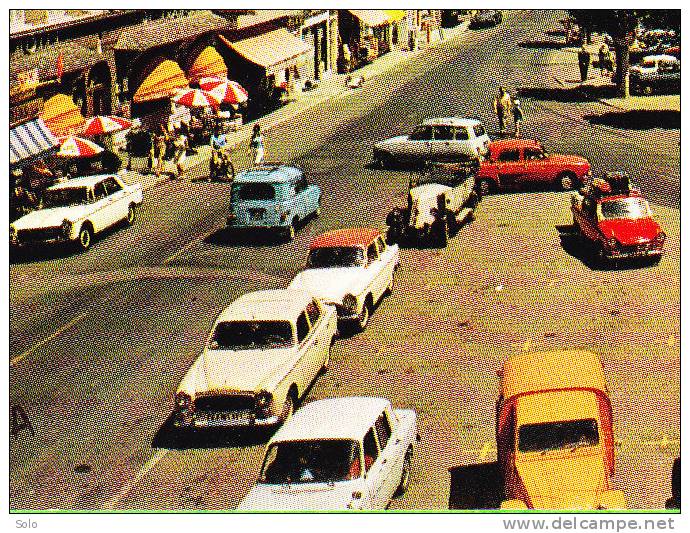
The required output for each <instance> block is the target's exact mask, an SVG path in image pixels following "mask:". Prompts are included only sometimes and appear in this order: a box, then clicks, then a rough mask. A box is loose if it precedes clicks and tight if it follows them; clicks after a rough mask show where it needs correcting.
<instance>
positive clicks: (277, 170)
mask: <svg viewBox="0 0 690 533" xmlns="http://www.w3.org/2000/svg"><path fill="white" fill-rule="evenodd" d="M301 176H302V170H301V169H299V168H297V167H293V166H289V165H266V166H261V167H253V168H249V169H247V170H243V171H242V172H240V173H239V174H237V176H235V180H234V182H235V183H287V182H290V181H293V180H296V179H297V178H299V177H301Z"/></svg>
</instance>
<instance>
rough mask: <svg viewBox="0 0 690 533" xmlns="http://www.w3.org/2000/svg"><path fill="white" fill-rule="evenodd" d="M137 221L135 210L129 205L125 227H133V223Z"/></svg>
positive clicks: (134, 207) (133, 206) (132, 205)
mask: <svg viewBox="0 0 690 533" xmlns="http://www.w3.org/2000/svg"><path fill="white" fill-rule="evenodd" d="M136 219H137V208H136V206H135V205H134V204H129V207H128V208H127V225H129V226H133V225H134V221H135V220H136Z"/></svg>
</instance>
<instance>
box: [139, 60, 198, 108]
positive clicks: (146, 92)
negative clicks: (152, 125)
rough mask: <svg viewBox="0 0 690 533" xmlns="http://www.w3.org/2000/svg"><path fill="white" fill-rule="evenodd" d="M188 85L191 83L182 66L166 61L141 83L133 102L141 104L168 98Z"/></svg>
mask: <svg viewBox="0 0 690 533" xmlns="http://www.w3.org/2000/svg"><path fill="white" fill-rule="evenodd" d="M187 85H189V82H188V81H187V77H186V76H185V75H184V72H182V69H181V68H180V66H179V65H178V64H177V63H175V62H174V61H171V60H169V59H166V60H165V61H163V62H161V64H160V65H158V66H157V67H156V68H155V69H153V71H152V72H151V74H149V75H148V76H147V77H146V79H145V80H144V81H143V82H141V85H139V88H138V89H137V90H136V92H135V93H134V97H133V98H132V100H133V101H134V102H135V103H139V102H148V101H151V100H160V99H161V98H168V97H170V96H172V95H173V94H175V92H176V91H177V89H182V88H183V87H187Z"/></svg>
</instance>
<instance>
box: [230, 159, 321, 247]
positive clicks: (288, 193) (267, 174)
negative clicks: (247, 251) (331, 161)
mask: <svg viewBox="0 0 690 533" xmlns="http://www.w3.org/2000/svg"><path fill="white" fill-rule="evenodd" d="M321 196H322V192H321V189H320V188H319V187H318V186H317V185H314V184H312V183H309V181H308V180H307V177H306V176H305V175H304V172H303V171H302V170H301V169H299V168H297V167H294V166H288V165H282V164H275V165H273V164H267V165H263V166H258V167H253V168H250V169H248V170H245V171H243V172H240V173H239V174H237V176H235V180H234V182H233V184H232V191H231V197H230V212H229V214H228V219H227V226H228V229H231V230H248V229H264V230H273V231H277V232H280V233H281V234H282V235H284V236H285V237H286V238H287V239H288V240H292V239H294V238H295V231H296V230H297V228H298V227H299V226H300V224H301V223H302V222H304V221H305V220H307V219H308V218H309V217H311V216H317V217H318V216H319V215H320V214H321Z"/></svg>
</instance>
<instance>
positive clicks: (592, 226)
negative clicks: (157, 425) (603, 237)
mask: <svg viewBox="0 0 690 533" xmlns="http://www.w3.org/2000/svg"><path fill="white" fill-rule="evenodd" d="M575 215H576V219H577V223H578V224H579V225H580V231H581V232H582V234H583V235H584V236H585V237H587V238H588V239H590V240H592V241H596V240H597V238H598V235H599V224H598V221H597V203H596V201H595V200H594V199H593V198H590V197H589V196H585V197H584V198H583V199H582V205H581V207H580V209H575Z"/></svg>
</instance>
